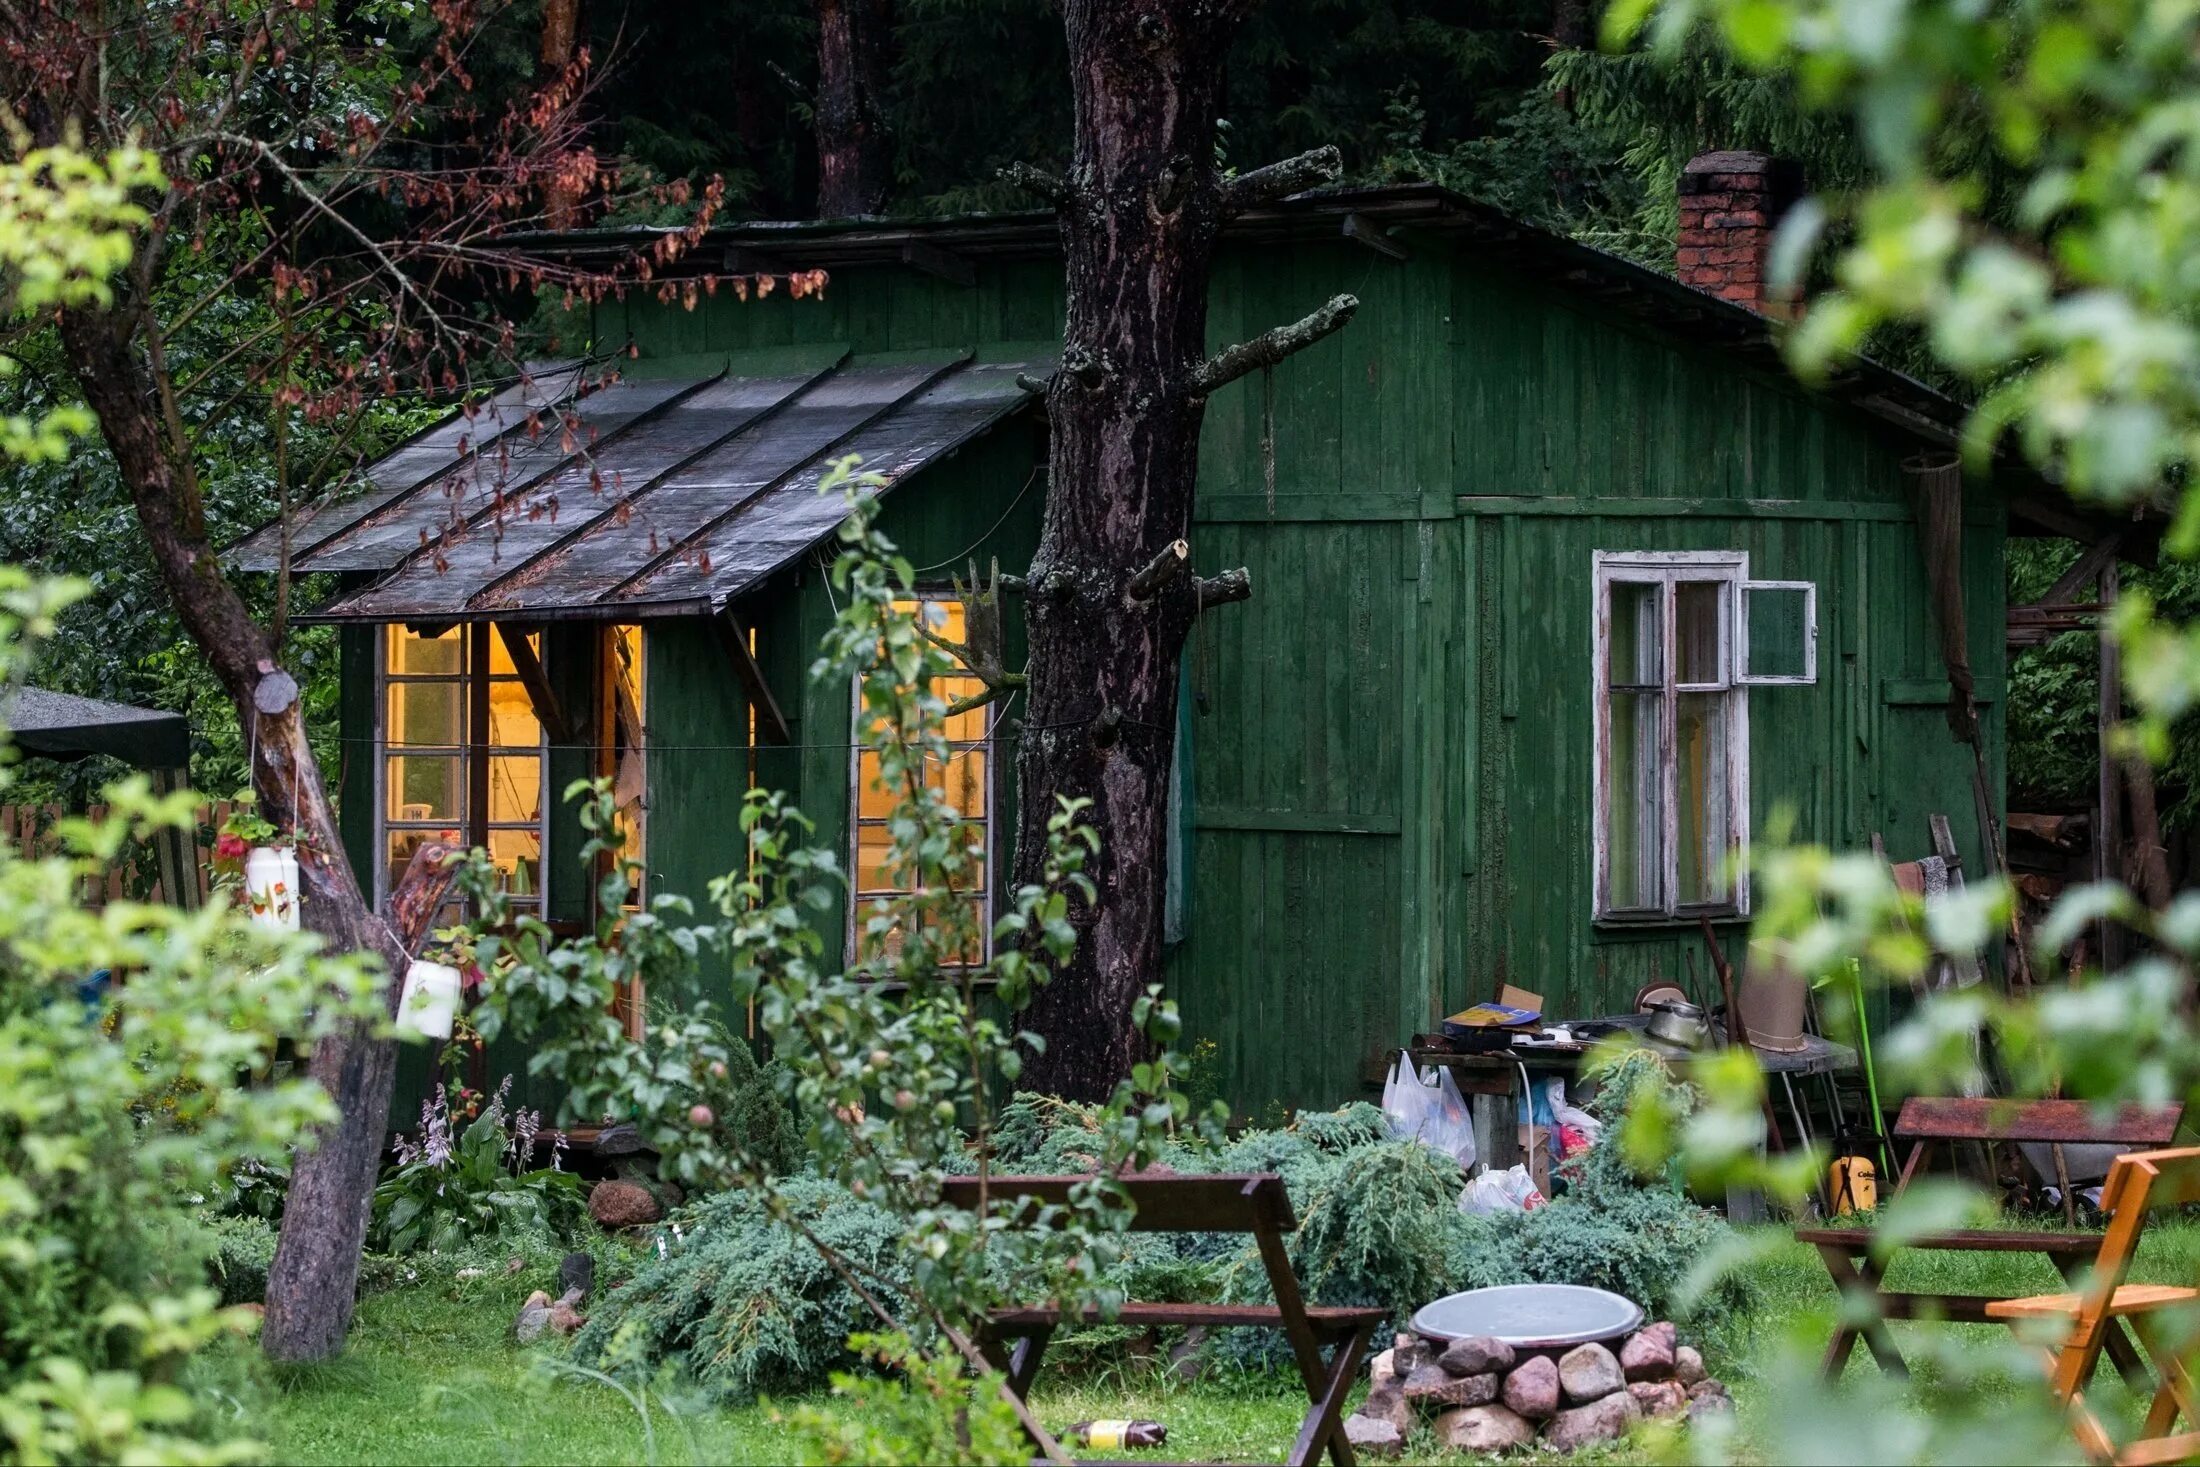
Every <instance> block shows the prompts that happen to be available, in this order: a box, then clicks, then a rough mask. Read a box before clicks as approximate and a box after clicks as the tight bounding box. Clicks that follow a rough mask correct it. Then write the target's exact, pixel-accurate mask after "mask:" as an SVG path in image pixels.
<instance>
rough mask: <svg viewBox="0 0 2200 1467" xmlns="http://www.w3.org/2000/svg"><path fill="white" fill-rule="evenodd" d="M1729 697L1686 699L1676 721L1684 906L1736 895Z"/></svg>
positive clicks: (1704, 695) (1676, 788)
mask: <svg viewBox="0 0 2200 1467" xmlns="http://www.w3.org/2000/svg"><path fill="white" fill-rule="evenodd" d="M1731 696H1733V695H1732V694H1728V693H1683V694H1681V695H1680V702H1679V710H1678V713H1677V716H1676V728H1675V733H1676V741H1677V743H1678V745H1679V760H1678V765H1677V768H1676V771H1675V776H1674V798H1675V800H1676V801H1677V803H1678V805H1679V807H1680V808H1679V812H1678V813H1679V844H1680V851H1679V857H1680V895H1679V900H1680V901H1681V902H1682V903H1683V904H1684V905H1685V904H1689V903H1694V902H1723V901H1726V900H1728V898H1729V897H1730V896H1731V895H1732V892H1733V883H1732V881H1731V879H1730V877H1729V873H1728V872H1727V869H1726V856H1727V845H1726V843H1727V831H1728V830H1729V828H1730V821H1729V818H1728V817H1729V814H1730V810H1731V805H1730V802H1731V799H1732V792H1731V791H1730V790H1729V789H1728V787H1727V747H1726V745H1727V738H1726V732H1727V700H1728V698H1730V697H1731Z"/></svg>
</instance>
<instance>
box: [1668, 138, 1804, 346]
mask: <svg viewBox="0 0 2200 1467" xmlns="http://www.w3.org/2000/svg"><path fill="white" fill-rule="evenodd" d="M1800 185H1801V178H1800V177H1799V176H1798V174H1797V172H1796V170H1795V168H1794V166H1793V165H1792V164H1789V163H1785V162H1782V161H1780V160H1778V159H1775V158H1772V157H1770V156H1769V155H1767V154H1764V153H1745V152H1738V151H1722V152H1716V153H1699V154H1698V155H1697V156H1695V157H1693V158H1691V159H1689V160H1688V164H1687V166H1686V167H1684V168H1682V169H1681V181H1680V206H1681V233H1680V247H1679V248H1678V249H1677V250H1675V251H1674V254H1673V266H1674V273H1675V274H1676V275H1677V276H1679V277H1680V281H1681V283H1682V284H1683V285H1693V286H1694V287H1696V289H1698V290H1701V291H1704V292H1706V293H1708V294H1711V295H1715V296H1717V297H1719V298H1720V299H1721V300H1729V301H1732V302H1734V304H1736V305H1738V306H1747V307H1748V308H1749V309H1750V310H1752V311H1755V312H1757V313H1758V314H1759V315H1763V316H1780V317H1785V316H1786V315H1788V314H1789V312H1790V310H1791V308H1792V302H1790V301H1786V300H1781V299H1776V298H1775V295H1774V292H1773V291H1772V288H1771V286H1770V284H1769V283H1768V281H1767V279H1766V274H1767V262H1768V259H1769V257H1770V255H1771V253H1772V231H1773V229H1774V227H1775V226H1777V225H1778V224H1779V222H1780V216H1781V214H1783V213H1785V212H1786V210H1787V206H1788V205H1789V204H1791V203H1793V202H1794V201H1795V198H1796V196H1797V194H1799V193H1800V192H1801V187H1800Z"/></svg>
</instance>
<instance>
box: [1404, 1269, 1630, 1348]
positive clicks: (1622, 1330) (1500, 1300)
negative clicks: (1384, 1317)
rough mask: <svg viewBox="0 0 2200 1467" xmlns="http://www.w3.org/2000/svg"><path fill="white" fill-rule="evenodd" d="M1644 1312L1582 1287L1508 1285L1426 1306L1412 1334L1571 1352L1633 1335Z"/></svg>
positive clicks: (1416, 1318) (1620, 1299)
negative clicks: (1479, 1340) (1588, 1345)
mask: <svg viewBox="0 0 2200 1467" xmlns="http://www.w3.org/2000/svg"><path fill="white" fill-rule="evenodd" d="M1641 1324H1642V1306H1641V1305H1639V1304H1637V1303H1635V1301H1634V1300H1632V1299H1628V1298H1625V1297H1623V1296H1621V1295H1619V1294H1614V1293H1612V1292H1610V1291H1609V1290H1606V1289H1592V1288H1588V1287H1586V1286H1584V1285H1581V1284H1503V1285H1500V1286H1499V1287H1497V1288H1493V1289H1468V1290H1467V1291H1466V1292H1465V1293H1462V1294H1447V1295H1445V1296H1444V1297H1443V1298H1441V1299H1438V1300H1436V1301H1435V1302H1434V1303H1432V1304H1424V1305H1423V1306H1421V1309H1420V1311H1419V1312H1418V1313H1416V1314H1415V1315H1414V1316H1413V1332H1414V1333H1415V1334H1417V1335H1420V1336H1422V1337H1423V1338H1426V1339H1431V1340H1467V1339H1495V1340H1503V1341H1504V1342H1505V1343H1506V1344H1508V1345H1510V1346H1512V1347H1513V1348H1514V1349H1516V1350H1571V1349H1572V1348H1574V1346H1576V1345H1587V1344H1596V1343H1602V1342H1603V1341H1605V1340H1616V1339H1618V1338H1620V1337H1621V1336H1622V1335H1627V1334H1632V1333H1633V1332H1634V1331H1635V1330H1636V1329H1638V1328H1639V1327H1640V1326H1641Z"/></svg>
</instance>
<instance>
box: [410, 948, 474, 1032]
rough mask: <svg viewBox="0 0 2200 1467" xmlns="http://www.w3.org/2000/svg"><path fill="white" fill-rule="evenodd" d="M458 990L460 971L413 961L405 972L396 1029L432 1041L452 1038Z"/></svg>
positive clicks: (423, 960) (423, 961)
mask: <svg viewBox="0 0 2200 1467" xmlns="http://www.w3.org/2000/svg"><path fill="white" fill-rule="evenodd" d="M458 989H459V974H458V969H456V968H454V967H452V966H451V965H450V964H449V963H437V962H431V961H429V960H428V959H426V958H414V959H413V960H412V963H411V965H410V966H409V967H407V968H406V969H405V988H404V991H403V992H402V993H401V994H399V995H398V999H397V1027H398V1028H400V1029H410V1030H412V1031H413V1032H414V1033H415V1034H425V1035H427V1036H428V1038H430V1039H448V1038H450V1037H451V1025H452V1023H453V1021H455V1020H456V1019H457V1017H458Z"/></svg>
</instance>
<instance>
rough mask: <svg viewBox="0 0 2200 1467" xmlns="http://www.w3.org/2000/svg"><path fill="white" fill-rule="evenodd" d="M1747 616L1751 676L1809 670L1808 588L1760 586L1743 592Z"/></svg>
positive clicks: (1794, 674) (1798, 675) (1790, 675)
mask: <svg viewBox="0 0 2200 1467" xmlns="http://www.w3.org/2000/svg"><path fill="white" fill-rule="evenodd" d="M1742 605H1743V607H1744V608H1745V610H1744V615H1746V616H1747V617H1748V618H1749V666H1748V668H1747V669H1746V671H1747V672H1748V674H1749V675H1750V676H1751V677H1782V678H1802V677H1805V676H1807V675H1808V674H1809V672H1810V622H1811V607H1810V592H1809V590H1808V589H1807V588H1805V587H1801V586H1760V587H1758V588H1756V589H1754V590H1750V591H1745V592H1744V593H1743V596H1742Z"/></svg>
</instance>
